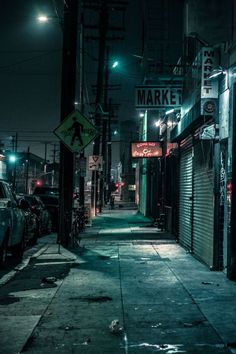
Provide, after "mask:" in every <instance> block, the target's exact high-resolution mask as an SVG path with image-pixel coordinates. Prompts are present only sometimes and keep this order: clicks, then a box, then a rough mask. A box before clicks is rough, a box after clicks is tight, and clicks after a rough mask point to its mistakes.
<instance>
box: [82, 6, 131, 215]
mask: <svg viewBox="0 0 236 354" xmlns="http://www.w3.org/2000/svg"><path fill="white" fill-rule="evenodd" d="M83 4H84V7H88V8H94V9H96V10H97V9H98V8H99V10H100V19H99V37H98V38H97V37H96V36H90V37H87V38H89V39H95V40H97V39H99V59H98V72H97V85H96V99H95V126H96V127H97V129H98V130H101V128H102V129H103V134H102V135H103V139H104V136H105V135H107V133H106V131H104V130H106V128H107V124H106V123H102V124H101V119H104V117H103V112H104V109H103V104H104V98H103V95H104V69H105V51H106V41H107V40H112V41H113V40H122V39H124V37H123V36H119V37H118V36H116V37H115V36H113V35H112V36H110V37H109V36H108V31H110V30H111V31H121V32H123V31H124V27H123V26H121V27H118V26H113V25H109V9H110V10H112V11H121V12H124V11H125V8H126V5H127V2H126V1H122V0H119V1H116V0H101V1H100V4H101V5H100V6H98V3H97V2H96V1H93V0H89V1H86V0H84V2H83ZM86 28H90V29H97V26H96V25H89V26H87V25H86ZM104 143H105V142H104V141H103V144H104ZM102 150H103V151H104V146H103V147H102ZM103 151H102V152H103ZM93 154H94V155H99V154H100V136H99V137H97V138H96V139H95V142H94V149H93ZM103 158H104V156H103ZM105 163H106V161H105ZM103 165H105V164H103ZM104 176H105V174H104V172H102V173H100V177H101V183H100V190H99V192H100V195H99V202H100V211H101V207H102V204H103V186H104ZM97 201H98V171H96V170H95V171H92V188H91V206H92V214H93V216H95V215H96V209H97Z"/></svg>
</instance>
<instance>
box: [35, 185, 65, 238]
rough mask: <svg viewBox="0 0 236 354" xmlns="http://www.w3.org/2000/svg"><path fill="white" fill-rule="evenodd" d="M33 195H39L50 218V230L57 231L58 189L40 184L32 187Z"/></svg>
mask: <svg viewBox="0 0 236 354" xmlns="http://www.w3.org/2000/svg"><path fill="white" fill-rule="evenodd" d="M33 195H34V196H35V195H36V196H38V197H40V199H41V200H42V202H43V203H44V205H45V207H46V209H47V210H48V212H49V214H50V216H51V220H52V230H53V231H58V224H59V189H58V187H50V186H41V187H36V188H35V189H34V192H33Z"/></svg>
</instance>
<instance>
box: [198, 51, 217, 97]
mask: <svg viewBox="0 0 236 354" xmlns="http://www.w3.org/2000/svg"><path fill="white" fill-rule="evenodd" d="M217 64H218V53H217V52H216V50H215V49H214V48H210V47H204V48H202V78H201V81H202V84H201V98H218V80H211V79H209V76H210V75H211V73H212V70H213V69H215V68H216V66H217Z"/></svg>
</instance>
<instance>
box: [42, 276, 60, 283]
mask: <svg viewBox="0 0 236 354" xmlns="http://www.w3.org/2000/svg"><path fill="white" fill-rule="evenodd" d="M56 281H57V278H56V277H45V278H43V279H42V283H48V284H53V283H55V282H56Z"/></svg>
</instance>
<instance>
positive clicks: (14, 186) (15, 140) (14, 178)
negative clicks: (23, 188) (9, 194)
mask: <svg viewBox="0 0 236 354" xmlns="http://www.w3.org/2000/svg"><path fill="white" fill-rule="evenodd" d="M17 145H18V133H17V132H16V134H15V139H14V148H13V149H14V154H15V162H14V170H13V183H12V187H13V190H14V191H16V164H17V156H16V154H17Z"/></svg>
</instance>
